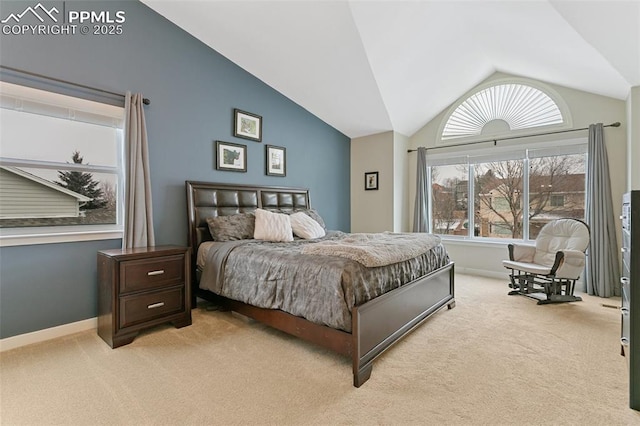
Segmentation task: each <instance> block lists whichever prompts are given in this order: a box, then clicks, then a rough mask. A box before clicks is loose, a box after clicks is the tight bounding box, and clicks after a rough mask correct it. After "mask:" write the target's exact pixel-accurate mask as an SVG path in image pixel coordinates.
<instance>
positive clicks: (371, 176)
mask: <svg viewBox="0 0 640 426" xmlns="http://www.w3.org/2000/svg"><path fill="white" fill-rule="evenodd" d="M364 189H365V190H366V191H370V190H375V189H378V172H366V173H365V174H364Z"/></svg>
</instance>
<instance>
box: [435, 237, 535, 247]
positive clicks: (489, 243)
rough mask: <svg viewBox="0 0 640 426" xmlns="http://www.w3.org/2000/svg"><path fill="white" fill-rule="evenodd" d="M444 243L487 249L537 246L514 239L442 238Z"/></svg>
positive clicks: (531, 242) (533, 243)
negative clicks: (516, 245) (518, 245)
mask: <svg viewBox="0 0 640 426" xmlns="http://www.w3.org/2000/svg"><path fill="white" fill-rule="evenodd" d="M440 238H442V242H444V243H445V244H459V245H469V246H476V247H477V246H485V247H498V246H499V247H506V246H507V245H508V244H529V245H535V241H524V240H513V239H507V238H505V239H497V238H482V239H480V238H451V237H444V236H441V237H440Z"/></svg>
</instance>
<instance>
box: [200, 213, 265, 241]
mask: <svg viewBox="0 0 640 426" xmlns="http://www.w3.org/2000/svg"><path fill="white" fill-rule="evenodd" d="M255 221H256V217H255V215H254V214H253V213H238V214H233V215H229V216H215V217H208V218H207V225H209V232H211V236H212V237H213V240H214V241H234V240H246V239H250V238H253V233H254V229H255Z"/></svg>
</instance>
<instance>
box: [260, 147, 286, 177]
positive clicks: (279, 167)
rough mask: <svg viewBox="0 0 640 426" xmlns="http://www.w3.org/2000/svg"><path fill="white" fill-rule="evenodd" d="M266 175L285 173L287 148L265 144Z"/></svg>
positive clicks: (281, 174) (284, 174)
mask: <svg viewBox="0 0 640 426" xmlns="http://www.w3.org/2000/svg"><path fill="white" fill-rule="evenodd" d="M265 149H266V154H265V157H266V160H267V170H266V172H267V175H269V176H286V175H287V149H286V148H284V147H281V146H274V145H266V146H265Z"/></svg>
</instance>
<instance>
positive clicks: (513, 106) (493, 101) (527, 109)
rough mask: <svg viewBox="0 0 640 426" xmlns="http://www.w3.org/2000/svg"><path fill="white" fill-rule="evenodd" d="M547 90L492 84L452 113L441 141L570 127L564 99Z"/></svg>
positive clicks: (516, 85)
mask: <svg viewBox="0 0 640 426" xmlns="http://www.w3.org/2000/svg"><path fill="white" fill-rule="evenodd" d="M545 91H546V92H549V93H545ZM545 91H542V90H540V89H538V88H536V87H533V86H531V85H530V84H529V83H525V82H516V81H509V82H504V83H500V82H492V83H491V86H489V87H486V88H481V89H480V90H478V91H477V92H475V93H474V94H472V95H471V96H469V97H468V98H466V99H465V100H464V101H463V102H461V103H460V104H459V105H458V106H457V107H456V108H455V109H454V110H453V111H452V112H451V114H449V116H448V118H447V120H446V122H445V123H444V127H443V128H442V133H441V140H443V141H445V140H451V139H457V138H464V137H473V136H479V135H482V134H483V133H488V134H497V133H502V132H509V131H514V130H522V129H530V128H534V127H541V126H553V125H556V126H557V125H562V124H567V123H568V121H569V117H568V115H569V113H568V111H567V110H566V108H565V107H564V104H563V103H562V102H561V99H559V97H558V96H555V95H554V98H556V99H553V98H552V96H550V94H551V90H550V89H548V88H545ZM561 107H562V110H563V111H561Z"/></svg>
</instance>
